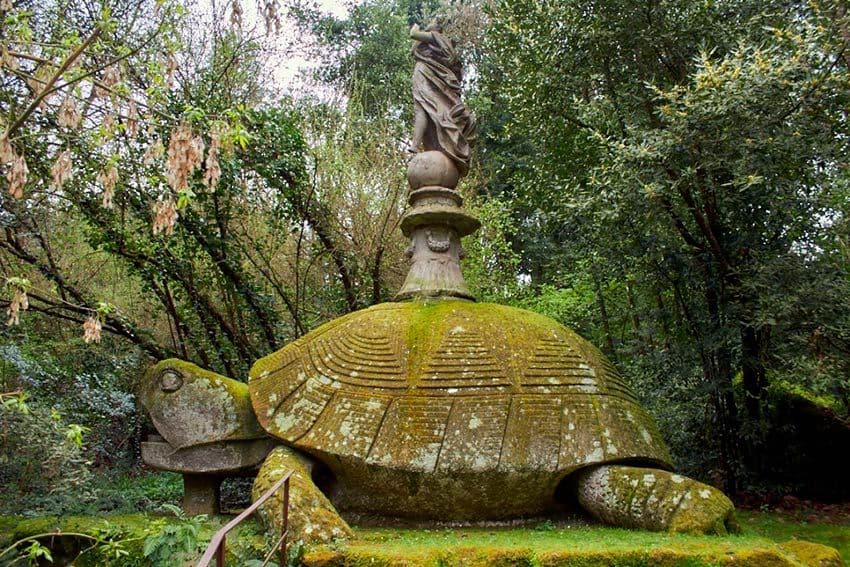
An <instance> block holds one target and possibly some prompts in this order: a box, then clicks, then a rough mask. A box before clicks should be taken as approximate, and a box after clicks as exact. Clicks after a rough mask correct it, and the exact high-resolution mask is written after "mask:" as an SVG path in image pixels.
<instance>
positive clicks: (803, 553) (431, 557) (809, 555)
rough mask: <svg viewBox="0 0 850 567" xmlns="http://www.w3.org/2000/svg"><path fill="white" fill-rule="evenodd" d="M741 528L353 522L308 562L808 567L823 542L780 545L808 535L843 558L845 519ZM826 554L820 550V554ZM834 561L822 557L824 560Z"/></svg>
mask: <svg viewBox="0 0 850 567" xmlns="http://www.w3.org/2000/svg"><path fill="white" fill-rule="evenodd" d="M739 518H740V522H741V524H742V533H740V534H737V535H730V536H724V537H716V536H693V535H680V534H677V535H668V534H666V533H653V532H646V531H637V530H624V529H616V528H608V527H600V526H598V525H589V524H587V523H584V522H582V521H580V520H578V521H576V522H558V523H549V522H546V523H543V524H540V525H538V526H532V527H523V528H516V527H512V528H461V529H392V528H355V533H356V535H357V539H356V540H354V541H352V542H350V543H348V544H346V545H340V546H337V547H320V548H315V549H313V550H311V551H310V552H308V554H307V555H306V556H305V561H306V563H307V565H310V566H313V567H318V566H323V567H330V566H332V565H345V566H352V565H354V566H357V565H367V564H369V565H529V566H536V565H540V566H544V565H575V566H590V565H593V566H599V567H602V566H605V565H618V566H621V567H626V566H628V567H631V566H644V565H646V566H649V565H671V566H672V565H679V566H692V567H696V566H700V565H705V566H709V565H727V564H728V565H752V566H761V565H772V566H773V565H775V566H778V565H807V564H813V565H817V564H819V561H820V560H821V559H822V558H817V557H815V558H814V561H813V554H814V555H816V554H817V553H819V552H822V551H823V549H822V548H817V547H815V548H808V547H807V546H799V547H795V546H793V545H791V546H789V547H781V546H780V544H782V543H786V542H788V541H790V540H794V539H800V540H808V541H812V542H815V543H819V544H822V545H827V546H831V547H834V548H836V549H838V550H839V552H840V554H841V556H842V558H843V559H844V561H845V562H846V563H848V564H850V521H847V522H844V523H820V522H814V523H813V522H794V521H792V520H790V519H789V518H788V517H785V516H781V515H777V514H771V513H763V512H743V513H740V514H739ZM828 556H829V552H827V555H826V557H828ZM831 564H836V563H834V562H831V563H823V565H831Z"/></svg>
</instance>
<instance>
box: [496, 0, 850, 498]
mask: <svg viewBox="0 0 850 567" xmlns="http://www.w3.org/2000/svg"><path fill="white" fill-rule="evenodd" d="M819 6H820V5H815V4H807V3H802V4H796V5H793V6H791V7H789V6H788V5H787V4H785V3H765V2H744V3H741V2H736V3H734V4H732V3H724V2H718V3H702V4H693V3H690V2H679V1H662V2H651V3H649V4H646V5H642V6H641V7H640V9H635V8H634V6H633V5H631V4H628V5H627V4H626V3H623V2H619V1H610V2H602V3H596V4H593V5H586V4H579V3H573V2H567V3H557V4H555V3H551V4H550V3H544V4H540V3H537V2H525V1H522V0H520V1H506V2H503V3H501V4H500V5H498V7H497V8H496V11H495V13H494V14H493V20H492V21H493V26H492V28H491V29H490V31H489V38H490V41H491V43H490V45H489V52H490V53H491V54H492V60H491V64H492V69H491V71H490V74H489V75H488V76H486V77H485V78H484V81H485V82H486V84H487V85H488V87H487V88H488V89H489V91H488V92H490V93H493V94H492V95H491V96H492V98H493V100H494V101H495V100H498V101H499V103H501V104H504V105H505V108H506V111H507V112H508V113H509V116H508V117H507V119H506V120H505V124H504V125H503V126H501V127H500V129H496V130H495V132H496V135H498V136H499V137H498V138H497V139H496V142H495V144H498V145H496V146H494V147H496V148H498V147H499V145H500V146H501V147H507V148H517V147H518V148H522V149H526V150H527V151H526V152H524V155H522V157H519V158H517V159H516V162H517V166H515V167H511V168H510V169H507V171H505V172H504V174H503V176H502V178H501V184H499V185H497V187H499V188H500V189H501V190H502V191H504V192H505V193H506V194H508V195H510V196H511V198H513V200H514V202H516V203H517V204H518V205H519V206H520V207H521V209H520V210H524V211H529V210H533V211H540V212H539V213H535V215H534V216H530V217H528V218H527V220H526V222H527V223H528V222H535V223H536V225H535V227H534V228H535V229H536V230H534V231H532V230H526V231H523V232H524V241H522V242H521V248H520V249H521V250H522V251H523V252H524V253H525V254H524V258H523V262H524V264H525V265H526V266H528V268H527V269H529V273H530V276H531V279H532V281H533V282H535V283H536V284H538V285H542V284H544V283H546V282H556V283H558V282H559V280H562V279H563V277H565V276H564V275H563V273H562V270H561V269H560V268H558V265H562V266H563V265H569V264H568V263H567V262H574V261H575V260H576V259H585V260H586V261H587V262H588V264H586V265H587V266H588V268H589V269H590V270H591V273H592V274H594V279H595V280H596V281H597V284H599V283H601V282H602V281H604V280H608V279H615V280H619V281H620V282H623V284H624V289H625V292H626V293H625V294H624V299H625V300H624V301H623V303H622V304H621V305H622V307H623V311H624V312H625V313H629V312H631V316H626V317H624V319H625V324H626V326H628V327H631V329H632V330H633V331H634V336H635V337H636V338H637V340H638V342H643V343H644V346H643V347H641V348H643V349H647V348H649V349H652V348H658V345H655V344H653V343H654V342H655V341H654V339H653V338H652V337H653V336H655V337H657V336H658V334H657V333H658V331H662V332H663V333H664V334H665V335H666V336H667V337H669V340H672V341H680V343H681V344H684V345H687V346H688V348H689V349H690V350H691V352H692V356H693V357H694V359H695V361H696V362H697V363H698V364H699V367H700V368H701V373H702V380H701V388H702V392H704V395H705V396H706V397H705V399H706V400H707V401H708V402H709V403H710V404H711V408H712V414H713V415H714V416H715V420H716V421H715V426H714V427H713V428H712V430H711V431H712V433H713V435H714V437H715V439H717V446H718V448H719V451H720V456H719V461H720V465H721V467H722V469H723V470H724V476H725V481H726V485H727V489H728V490H730V491H734V489H735V480H736V474H737V467H738V465H739V458H740V454H739V448H740V447H739V443H740V437H741V432H742V430H741V425H740V419H741V417H740V415H739V411H738V405H739V400H738V399H736V396H735V377H736V375H737V374H738V373H739V372H740V373H741V376H742V383H743V392H742V394H743V395H742V396H741V399H742V400H743V406H744V408H745V409H746V412H745V414H744V415H745V418H746V419H748V420H758V419H759V416H760V415H761V411H762V408H763V404H764V401H765V393H766V390H767V387H768V373H769V370H771V369H772V368H773V369H777V370H780V371H781V370H783V364H782V362H781V361H779V360H778V359H777V355H778V353H780V352H783V353H784V354H785V355H787V354H788V352H789V349H791V346H790V345H791V344H793V343H794V342H795V341H796V337H798V336H800V334H801V333H802V334H805V333H806V332H809V333H810V332H813V330H814V329H821V332H828V334H829V335H830V337H831V340H832V341H834V342H835V343H836V344H839V345H842V346H841V347H840V348H845V347H844V345H846V344H847V343H846V339H847V335H846V326H845V325H846V321H847V313H848V307H850V306H848V302H847V300H846V299H839V298H840V297H841V295H842V293H844V294H845V295H844V297H845V298H846V297H847V296H846V289H847V288H846V285H847V271H846V265H842V264H841V262H840V261H839V260H838V255H837V250H838V243H839V241H840V239H841V238H842V236H841V235H842V234H843V231H844V230H846V227H843V226H842V221H841V219H843V218H844V217H846V214H847V212H848V211H847V195H848V194H847V174H846V166H845V165H843V164H844V163H845V161H846V158H844V157H842V156H846V155H847V149H848V148H847V147H846V144H847V122H846V117H845V113H844V111H843V110H842V108H844V107H845V106H846V104H847V91H846V89H844V88H843V87H841V86H840V85H842V84H846V81H847V76H848V75H847V71H848V70H847V67H846V61H845V58H844V54H845V53H846V52H847V48H848V47H847V43H846V42H847V38H846V36H845V35H842V33H841V30H842V29H846V23H847V22H846V17H845V18H844V19H842V18H836V17H835V9H834V7H830V6H827V7H824V8H821V7H819ZM543 203H546V205H547V206H546V207H545V208H544V206H543ZM544 210H545V212H543V211H544ZM614 227H616V229H613V228H614ZM612 229H613V230H612ZM547 241H548V242H549V243H552V242H555V243H558V247H559V248H560V250H563V251H564V252H562V253H560V254H552V253H551V246H550V245H548V244H546V243H547ZM535 246H536V247H537V248H536V249H535ZM540 249H546V250H547V253H546V255H545V256H544V255H543V254H541V253H540V252H539V251H538V250H540ZM568 274H569V271H568ZM566 277H569V275H567V276H566ZM816 282H817V284H819V285H820V286H822V287H823V288H824V289H826V290H829V291H828V292H826V293H824V294H822V295H821V296H820V297H805V294H806V293H808V292H810V291H811V289H812V288H813V286H814V284H815V283H816ZM603 287H604V286H602V287H600V286H599V285H597V295H599V293H598V292H599V291H601V290H602V289H603ZM804 297H805V301H803V302H800V301H798V300H800V299H803V298H804ZM836 299H837V300H838V304H837V305H836V304H829V305H830V307H832V308H833V309H835V311H836V312H837V315H836V316H828V317H824V316H823V315H824V313H823V312H824V311H825V309H824V308H814V309H811V308H806V309H801V308H800V306H801V305H804V304H805V303H809V304H811V303H817V302H818V300H824V301H834V300H836ZM608 311H609V312H610V310H608ZM816 312H819V313H816ZM603 319H607V317H603ZM629 319H631V321H629ZM647 322H651V323H652V324H653V325H654V327H655V330H654V331H653V332H651V333H650V334H649V335H645V334H644V333H646V330H645V327H646V325H645V324H646V323H647ZM642 323H644V324H643V325H642ZM665 326H666V329H665V328H664V327H665ZM642 329H643V330H642ZM826 329H829V331H826ZM606 334H609V336H610V333H606ZM643 337H645V338H643ZM665 340H668V339H667V338H665ZM682 341H684V342H682ZM611 344H612V346H613V342H612V343H611ZM621 348H622V347H621ZM797 348H798V350H797V352H798V353H800V352H801V351H800V350H799V344H797ZM792 350H793V349H792ZM839 352H840V351H839ZM632 354H634V351H630V352H629V356H631V355H632ZM803 354H805V353H804V352H803ZM835 354H837V352H835ZM784 370H785V371H788V370H789V368H788V367H785V368H784ZM698 395H702V394H698Z"/></svg>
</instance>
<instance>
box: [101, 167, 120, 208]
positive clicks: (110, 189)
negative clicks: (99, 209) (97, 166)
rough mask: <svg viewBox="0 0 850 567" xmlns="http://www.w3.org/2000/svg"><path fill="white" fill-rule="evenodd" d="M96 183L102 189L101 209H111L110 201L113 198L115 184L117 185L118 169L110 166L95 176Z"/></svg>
mask: <svg viewBox="0 0 850 567" xmlns="http://www.w3.org/2000/svg"><path fill="white" fill-rule="evenodd" d="M97 182H98V183H100V185H101V187H103V207H104V208H105V209H111V208H112V207H113V203H112V200H113V198H114V197H115V184H116V183H118V169H117V168H116V167H115V166H114V165H110V166H109V167H107V168H106V169H104V170H103V171H101V172H100V173H98V174H97Z"/></svg>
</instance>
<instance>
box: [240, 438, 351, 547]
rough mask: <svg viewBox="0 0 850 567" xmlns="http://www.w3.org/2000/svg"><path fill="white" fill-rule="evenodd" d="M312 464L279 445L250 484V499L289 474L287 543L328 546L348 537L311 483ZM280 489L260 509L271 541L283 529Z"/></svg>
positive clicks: (347, 530) (342, 523) (348, 532)
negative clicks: (329, 543) (288, 472)
mask: <svg viewBox="0 0 850 567" xmlns="http://www.w3.org/2000/svg"><path fill="white" fill-rule="evenodd" d="M312 469H313V463H312V462H311V461H310V459H309V458H308V457H306V456H304V455H302V454H300V453H298V452H296V451H294V450H293V449H291V448H289V447H286V446H284V445H280V446H278V447H276V448H275V449H274V450H272V452H271V453H269V456H268V457H266V460H265V462H264V463H263V466H262V467H260V472H259V473H258V474H257V478H256V479H255V480H254V487H253V489H252V490H251V496H252V498H253V499H254V500H256V499H257V498H259V497H260V496H262V495H263V494H264V493H265V492H266V491H267V490H268V489H269V488H271V487H272V486H273V485H274V483H276V482H277V481H278V480H280V478H281V477H282V476H283V475H284V474H286V473H287V471H290V470H291V471H293V474H292V477H291V478H290V481H289V490H290V493H289V537H288V540H289V541H291V542H295V541H299V540H300V541H302V542H304V543H328V542H330V541H332V540H335V539H346V538H350V537H352V535H353V533H352V532H351V528H350V527H348V524H347V523H346V522H345V520H343V519H342V518H341V517H340V515H339V514H338V513H337V511H336V509H335V508H334V507H333V504H331V503H330V501H329V500H328V499H327V498H326V497H325V495H324V494H322V492H321V491H320V490H319V487H317V486H316V485H315V484H314V483H313V480H312V479H311V476H310V475H311V472H312ZM282 511H283V489H280V490H278V491H277V492H276V493H275V495H274V496H273V497H271V498H269V499H268V500H266V502H265V503H264V504H263V505H261V506H260V508H259V512H260V519H261V520H262V522H263V524H264V525H265V526H266V530H267V531H268V532H269V533H270V534H271V535H272V536H274V537H277V536H279V535H280V533H281V529H282V527H283V515H282Z"/></svg>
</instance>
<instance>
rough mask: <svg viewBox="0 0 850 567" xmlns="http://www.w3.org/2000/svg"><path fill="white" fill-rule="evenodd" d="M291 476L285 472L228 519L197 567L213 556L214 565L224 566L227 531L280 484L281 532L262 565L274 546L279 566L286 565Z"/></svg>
mask: <svg viewBox="0 0 850 567" xmlns="http://www.w3.org/2000/svg"><path fill="white" fill-rule="evenodd" d="M291 476H292V471H289V472H287V473H286V474H285V475H284V476H283V477H282V478H281V479H280V480H278V481H277V482H276V483H275V484H274V486H272V487H271V488H269V489H268V490H266V491H265V492H264V493H263V495H262V496H260V497H259V498H257V499H256V500H255V501H254V503H253V504H251V505H250V506H249V507H248V508H247V509H246V510H243V511H242V513H241V514H239V515H238V516H236V517H235V518H233V519H232V520H230V521H229V522H228V523H227V525H226V526H224V527H223V528H221V529H220V530H218V531H217V532H216V533H215V535H214V536H213V538H212V540H211V541H210V543H209V545H208V546H207V550H206V551H205V552H204V555H203V556H202V557H201V560H200V561H199V562H198V567H207V566H208V565H209V564H210V563H211V562H212V559H213V557H215V564H216V567H224V555H225V551H226V550H225V548H226V541H227V533H228V532H229V531H230V530H232V529H233V528H235V527H236V526H237V525H238V524H239V523H240V522H241V521H242V520H244V519H245V518H247V517H248V516H250V515H251V514H253V513H254V512H255V511H256V510H257V508H259V507H260V506H261V505H262V504H263V502H265V501H266V500H268V499H269V498H271V496H272V494H274V493H275V492H277V491H278V489H279V488H280V487H281V486H282V487H283V488H284V491H283V533H282V534H281V536H280V540H279V542H278V543H276V544H275V545H274V546H272V549H271V551H269V554H268V555H266V558H265V560H264V562H263V565H266V564H268V562H269V561H270V560H271V558H272V557H274V552H275V547H277V548H278V550H277V551H278V555H279V557H280V565H281V567H285V565H286V537H287V535H288V532H289V479H290V477H291Z"/></svg>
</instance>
